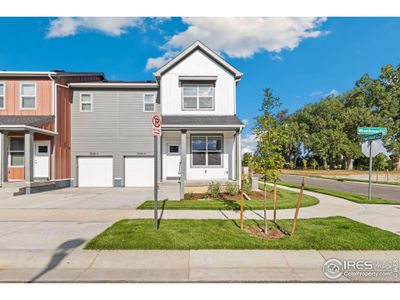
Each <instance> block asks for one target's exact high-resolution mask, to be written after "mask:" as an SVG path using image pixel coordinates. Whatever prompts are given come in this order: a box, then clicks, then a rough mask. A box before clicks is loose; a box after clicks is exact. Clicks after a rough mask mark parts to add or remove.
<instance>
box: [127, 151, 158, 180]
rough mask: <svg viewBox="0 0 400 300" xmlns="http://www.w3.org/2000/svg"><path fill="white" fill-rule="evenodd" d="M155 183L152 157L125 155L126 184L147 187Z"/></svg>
mask: <svg viewBox="0 0 400 300" xmlns="http://www.w3.org/2000/svg"><path fill="white" fill-rule="evenodd" d="M153 184H154V159H153V158H152V157H125V186H127V187H146V186H153Z"/></svg>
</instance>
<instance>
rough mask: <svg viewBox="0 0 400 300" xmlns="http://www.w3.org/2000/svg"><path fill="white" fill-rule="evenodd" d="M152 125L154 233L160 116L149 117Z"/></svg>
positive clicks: (156, 223) (156, 208)
mask: <svg viewBox="0 0 400 300" xmlns="http://www.w3.org/2000/svg"><path fill="white" fill-rule="evenodd" d="M151 124H152V125H153V128H152V134H153V136H154V151H153V153H154V231H157V230H158V143H159V142H160V136H161V127H162V126H161V124H162V119H161V116H160V115H157V114H153V115H152V116H151Z"/></svg>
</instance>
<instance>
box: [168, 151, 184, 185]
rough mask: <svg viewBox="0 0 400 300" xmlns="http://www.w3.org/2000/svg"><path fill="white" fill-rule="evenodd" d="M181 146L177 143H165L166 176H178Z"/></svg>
mask: <svg viewBox="0 0 400 300" xmlns="http://www.w3.org/2000/svg"><path fill="white" fill-rule="evenodd" d="M180 150H181V146H180V145H178V144H167V157H166V167H167V170H166V175H167V176H166V177H167V179H169V178H177V177H180V176H181V175H180V170H179V168H180V163H181V151H180Z"/></svg>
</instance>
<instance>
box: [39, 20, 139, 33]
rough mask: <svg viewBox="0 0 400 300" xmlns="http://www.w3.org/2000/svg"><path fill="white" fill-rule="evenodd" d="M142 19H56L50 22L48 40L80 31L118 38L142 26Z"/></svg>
mask: <svg viewBox="0 0 400 300" xmlns="http://www.w3.org/2000/svg"><path fill="white" fill-rule="evenodd" d="M142 23H143V18H138V17H132V18H131V17H126V18H111V17H79V18H71V17H66V18H57V19H54V20H52V21H51V22H50V28H49V31H48V33H47V37H48V38H57V37H67V36H73V35H76V34H78V33H79V32H81V31H85V30H87V31H93V30H94V31H99V32H101V33H104V34H107V35H110V36H120V35H122V34H124V33H126V32H127V30H128V29H129V28H133V27H138V26H140V25H142Z"/></svg>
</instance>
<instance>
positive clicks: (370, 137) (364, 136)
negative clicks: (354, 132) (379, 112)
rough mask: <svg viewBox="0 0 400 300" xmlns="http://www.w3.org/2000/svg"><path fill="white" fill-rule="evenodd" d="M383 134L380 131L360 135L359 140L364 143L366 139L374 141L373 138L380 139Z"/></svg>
mask: <svg viewBox="0 0 400 300" xmlns="http://www.w3.org/2000/svg"><path fill="white" fill-rule="evenodd" d="M382 136H383V134H382V133H375V134H370V135H362V136H361V138H360V139H361V142H362V143H364V142H366V141H375V140H380V139H381V138H382Z"/></svg>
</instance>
